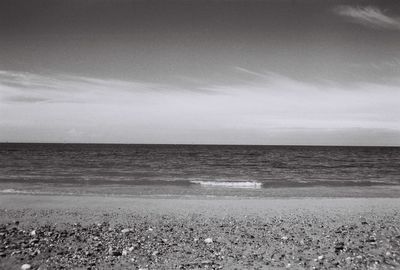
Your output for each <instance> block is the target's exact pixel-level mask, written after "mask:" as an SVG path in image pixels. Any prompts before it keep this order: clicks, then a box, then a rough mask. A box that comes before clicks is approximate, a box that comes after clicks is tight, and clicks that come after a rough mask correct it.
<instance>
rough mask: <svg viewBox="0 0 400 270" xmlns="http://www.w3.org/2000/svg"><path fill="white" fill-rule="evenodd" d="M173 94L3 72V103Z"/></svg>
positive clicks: (136, 84)
mask: <svg viewBox="0 0 400 270" xmlns="http://www.w3.org/2000/svg"><path fill="white" fill-rule="evenodd" d="M174 91H179V89H178V88H176V87H171V86H168V85H163V84H156V83H150V82H141V81H123V80H115V79H98V78H91V77H83V76H71V75H59V74H56V75H40V74H34V73H28V72H16V71H4V70H0V101H3V102H8V103H63V102H66V103H71V102H72V103H85V102H87V103H91V102H94V103H96V102H107V103H109V102H113V101H115V102H126V101H132V99H134V98H133V97H137V96H140V95H151V94H152V93H161V94H162V93H165V94H168V93H171V92H174ZM204 92H205V91H204Z"/></svg>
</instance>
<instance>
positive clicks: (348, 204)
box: [0, 194, 400, 221]
mask: <svg viewBox="0 0 400 270" xmlns="http://www.w3.org/2000/svg"><path fill="white" fill-rule="evenodd" d="M0 209H2V210H3V211H4V210H7V211H10V210H11V211H18V210H31V211H33V212H35V211H38V210H41V211H46V210H56V211H59V212H60V213H69V212H70V213H73V212H74V213H79V216H80V217H79V218H80V219H83V220H84V219H85V218H88V219H89V218H90V219H92V218H94V217H98V218H101V217H102V216H103V215H104V214H105V213H112V214H113V215H114V216H115V218H117V219H118V218H119V217H120V216H125V215H129V214H139V215H140V214H145V215H148V214H155V215H163V214H175V215H192V214H202V215H205V216H220V217H224V216H235V217H245V216H248V215H256V216H277V215H281V214H282V215H285V214H290V213H297V214H298V213H299V212H307V213H312V214H319V215H324V214H327V215H335V214H339V215H343V214H344V215H346V214H351V215H354V214H360V215H361V214H366V215H373V214H385V213H386V214H387V213H390V212H393V211H398V210H400V199H399V198H293V199H289V198H283V199H273V198H264V199H259V198H257V199H234V198H223V199H215V198H204V197H203V198H179V199H178V198H170V199H165V198H135V197H103V196H52V195H17V194H2V195H0ZM3 211H2V212H3ZM82 214H83V215H82ZM0 217H1V216H0ZM25 218H29V219H31V218H32V217H25ZM49 218H51V217H49ZM96 219H97V218H96ZM88 221H90V220H88Z"/></svg>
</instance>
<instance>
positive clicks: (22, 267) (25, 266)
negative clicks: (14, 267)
mask: <svg viewBox="0 0 400 270" xmlns="http://www.w3.org/2000/svg"><path fill="white" fill-rule="evenodd" d="M28 269H31V265H30V264H27V263H25V264H23V265H22V266H21V270H28Z"/></svg>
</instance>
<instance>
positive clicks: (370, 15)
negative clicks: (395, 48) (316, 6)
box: [335, 6, 400, 30]
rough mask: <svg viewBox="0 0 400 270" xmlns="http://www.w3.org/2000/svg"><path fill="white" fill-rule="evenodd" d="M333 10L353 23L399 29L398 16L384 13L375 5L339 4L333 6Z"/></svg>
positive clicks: (399, 20) (399, 19)
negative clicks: (353, 5)
mask: <svg viewBox="0 0 400 270" xmlns="http://www.w3.org/2000/svg"><path fill="white" fill-rule="evenodd" d="M335 12H336V14H338V15H340V16H343V17H345V18H348V19H350V20H351V21H352V22H354V23H358V24H362V25H364V26H367V27H371V28H379V29H392V30H400V18H396V17H393V16H390V15H388V14H385V12H384V11H382V10H381V9H379V8H377V7H373V6H367V7H352V6H339V7H337V8H335Z"/></svg>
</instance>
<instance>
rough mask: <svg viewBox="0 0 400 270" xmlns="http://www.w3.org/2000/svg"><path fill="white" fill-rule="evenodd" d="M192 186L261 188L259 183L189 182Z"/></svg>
mask: <svg viewBox="0 0 400 270" xmlns="http://www.w3.org/2000/svg"><path fill="white" fill-rule="evenodd" d="M190 182H191V183H193V184H198V185H201V186H205V187H225V188H254V189H258V188H261V183H259V182H248V181H246V182H226V181H190Z"/></svg>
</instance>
